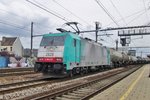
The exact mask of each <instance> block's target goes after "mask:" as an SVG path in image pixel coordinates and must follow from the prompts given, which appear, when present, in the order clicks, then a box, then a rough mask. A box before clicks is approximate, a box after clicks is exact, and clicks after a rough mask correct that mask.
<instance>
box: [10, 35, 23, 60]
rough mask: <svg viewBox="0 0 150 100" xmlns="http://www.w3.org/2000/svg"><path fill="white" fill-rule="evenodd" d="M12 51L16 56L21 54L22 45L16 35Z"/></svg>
mask: <svg viewBox="0 0 150 100" xmlns="http://www.w3.org/2000/svg"><path fill="white" fill-rule="evenodd" d="M12 51H13V52H14V54H15V55H16V56H21V57H22V55H23V46H22V44H21V41H20V39H19V38H18V37H17V39H16V40H15V42H14V44H13V48H12Z"/></svg>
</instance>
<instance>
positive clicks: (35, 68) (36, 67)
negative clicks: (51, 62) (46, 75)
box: [34, 64, 41, 72]
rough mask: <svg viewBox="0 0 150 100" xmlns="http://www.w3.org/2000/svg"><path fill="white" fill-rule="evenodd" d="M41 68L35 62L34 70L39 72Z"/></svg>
mask: <svg viewBox="0 0 150 100" xmlns="http://www.w3.org/2000/svg"><path fill="white" fill-rule="evenodd" d="M40 70H41V65H40V64H35V65H34V71H35V72H39V71H40Z"/></svg>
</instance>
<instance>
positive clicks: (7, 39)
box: [1, 37, 17, 46]
mask: <svg viewBox="0 0 150 100" xmlns="http://www.w3.org/2000/svg"><path fill="white" fill-rule="evenodd" d="M16 39H17V37H3V38H2V42H1V45H2V46H12V45H13V43H14V42H15V40H16Z"/></svg>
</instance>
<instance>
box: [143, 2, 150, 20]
mask: <svg viewBox="0 0 150 100" xmlns="http://www.w3.org/2000/svg"><path fill="white" fill-rule="evenodd" d="M143 6H144V9H145V12H146V18H147V21H148V22H150V20H149V16H148V13H147V9H146V5H145V0H143Z"/></svg>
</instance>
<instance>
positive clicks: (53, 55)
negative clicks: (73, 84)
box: [34, 32, 142, 77]
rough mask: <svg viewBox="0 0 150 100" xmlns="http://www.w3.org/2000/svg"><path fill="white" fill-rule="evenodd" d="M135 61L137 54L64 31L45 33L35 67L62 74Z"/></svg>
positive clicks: (43, 70) (48, 72)
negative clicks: (133, 55)
mask: <svg viewBox="0 0 150 100" xmlns="http://www.w3.org/2000/svg"><path fill="white" fill-rule="evenodd" d="M135 63H138V60H137V59H136V58H135V57H131V56H128V55H126V54H124V53H121V52H117V51H115V50H113V49H110V48H108V47H105V46H102V44H100V43H97V42H95V41H93V40H90V39H87V38H82V37H80V36H78V35H77V34H74V33H71V32H63V33H55V34H45V35H43V38H42V40H41V43H40V48H39V49H38V58H37V61H36V63H35V66H34V70H35V71H36V72H42V73H43V74H44V75H50V76H54V77H55V76H56V77H59V76H68V75H70V76H73V75H75V74H84V73H88V72H90V71H93V70H103V69H111V68H112V67H120V66H123V65H127V64H135ZM141 63H142V61H141Z"/></svg>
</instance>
